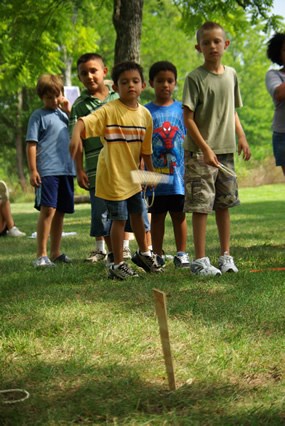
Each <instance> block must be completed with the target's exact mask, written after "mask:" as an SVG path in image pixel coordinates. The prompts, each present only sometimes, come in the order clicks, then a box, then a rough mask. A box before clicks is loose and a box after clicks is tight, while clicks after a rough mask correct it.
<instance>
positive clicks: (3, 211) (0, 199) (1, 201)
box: [0, 180, 26, 237]
mask: <svg viewBox="0 0 285 426" xmlns="http://www.w3.org/2000/svg"><path fill="white" fill-rule="evenodd" d="M25 235H26V234H25V232H21V231H20V230H19V228H17V226H16V225H15V222H14V219H13V216H12V213H11V205H10V201H9V189H8V187H7V185H6V182H4V180H0V237H4V236H7V237H24V236H25Z"/></svg>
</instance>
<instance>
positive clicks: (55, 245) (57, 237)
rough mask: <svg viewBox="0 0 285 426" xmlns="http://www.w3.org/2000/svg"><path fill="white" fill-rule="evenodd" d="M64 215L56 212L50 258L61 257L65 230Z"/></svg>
mask: <svg viewBox="0 0 285 426" xmlns="http://www.w3.org/2000/svg"><path fill="white" fill-rule="evenodd" d="M63 220H64V213H63V212H60V211H58V210H56V212H55V214H54V216H53V219H52V222H51V229H50V257H51V259H56V258H57V257H58V256H60V254H61V253H60V245H61V237H62V230H63Z"/></svg>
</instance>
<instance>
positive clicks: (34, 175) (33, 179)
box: [30, 170, 42, 188]
mask: <svg viewBox="0 0 285 426" xmlns="http://www.w3.org/2000/svg"><path fill="white" fill-rule="evenodd" d="M41 183H42V180H41V177H40V175H39V173H38V171H37V170H36V171H34V172H31V173H30V184H31V185H32V186H33V187H34V188H38V187H39V186H40V185H41Z"/></svg>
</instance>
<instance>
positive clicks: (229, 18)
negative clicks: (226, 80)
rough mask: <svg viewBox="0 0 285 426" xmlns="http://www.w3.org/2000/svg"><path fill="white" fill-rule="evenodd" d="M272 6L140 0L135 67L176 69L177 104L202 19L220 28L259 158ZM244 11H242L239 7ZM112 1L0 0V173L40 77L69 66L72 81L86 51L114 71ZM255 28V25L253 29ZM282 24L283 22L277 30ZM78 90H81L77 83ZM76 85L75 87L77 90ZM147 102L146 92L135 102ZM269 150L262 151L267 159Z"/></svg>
mask: <svg viewBox="0 0 285 426" xmlns="http://www.w3.org/2000/svg"><path fill="white" fill-rule="evenodd" d="M271 7H272V0H266V1H261V0H243V1H241V0H238V1H237V0H229V1H223V0H213V1H211V2H210V1H208V0H199V1H197V0H195V1H194V0H188V1H186V0H185V1H180V0H148V1H145V2H144V13H143V28H142V38H141V63H142V65H143V67H144V70H145V77H146V80H148V69H149V67H150V65H151V64H152V63H153V62H155V61H157V60H163V59H167V60H170V61H172V62H173V63H174V64H175V65H176V67H177V69H178V85H177V91H176V93H175V97H176V98H177V99H181V98H182V89H183V83H184V79H185V76H186V74H187V73H188V72H189V71H191V70H192V69H194V68H196V67H197V66H198V65H199V64H201V63H202V57H201V56H200V55H199V54H198V53H197V52H196V51H195V48H194V46H195V43H196V41H195V32H196V30H197V28H198V27H199V25H200V24H201V23H202V22H203V21H204V20H206V19H207V20H208V19H213V20H217V21H219V22H220V23H221V24H222V25H224V26H225V29H226V31H227V35H228V37H229V38H230V40H231V45H230V47H229V49H228V53H226V55H225V64H228V65H232V66H233V67H234V68H236V69H237V72H238V76H239V80H240V85H241V92H242V97H243V101H244V108H242V109H241V110H240V116H241V119H242V123H243V125H244V128H245V130H246V133H247V136H248V140H249V142H250V143H251V144H252V145H253V146H255V152H258V157H256V158H260V156H261V155H262V149H260V148H259V147H261V146H266V147H268V146H270V145H269V141H270V140H271V136H270V126H271V117H272V113H273V106H272V103H271V99H270V97H269V95H268V94H267V93H266V90H265V85H264V75H265V72H266V68H267V66H269V62H268V61H267V60H266V59H265V43H266V39H267V38H268V36H269V32H264V29H265V31H267V29H268V28H269V27H273V28H277V27H278V28H280V29H282V28H284V26H283V27H282V23H281V20H280V17H274V16H271ZM244 8H245V9H244ZM112 12H113V1H112V0H106V1H102V0H93V1H90V0H80V1H79V0H45V1H44V2H42V1H40V0H36V1H34V0H25V1H22V0H2V1H1V2H0V16H1V22H0V89H1V90H0V92H1V95H0V131H1V135H2V147H4V148H3V149H2V152H1V154H2V155H1V166H0V169H1V171H2V170H3V171H4V172H5V175H4V177H5V176H6V174H7V175H9V176H10V175H11V174H14V180H17V177H16V168H15V158H14V156H15V129H16V126H15V120H16V119H17V117H18V118H19V120H20V122H17V125H18V126H19V125H21V127H22V131H23V145H24V137H25V131H26V127H27V120H28V117H29V115H30V114H31V112H32V110H33V109H34V108H36V107H38V106H39V105H40V103H39V100H38V98H37V96H36V95H35V93H34V87H35V84H36V80H37V78H38V76H39V75H40V74H41V73H43V72H50V73H55V74H62V73H63V72H64V71H65V69H66V68H67V64H68V63H72V83H73V84H75V85H80V83H79V82H78V78H77V71H76V59H77V58H78V57H79V56H80V55H81V54H82V53H85V52H86V51H98V52H99V53H101V54H102V55H103V57H104V58H105V61H106V64H107V66H108V67H109V69H110V68H111V67H112V65H113V60H114V45H115V37H116V35H115V31H114V28H113V25H112ZM253 23H254V25H253ZM283 25H284V24H283ZM80 86H81V85H80ZM81 87H82V86H81ZM21 91H23V93H24V107H23V112H22V114H20V115H18V116H17V96H18V93H19V92H21ZM151 99H153V91H152V89H150V88H149V87H148V88H147V89H146V90H145V91H144V92H143V94H142V99H141V100H142V102H143V103H145V102H148V101H149V100H151ZM267 153H268V150H267V151H266V150H264V155H267Z"/></svg>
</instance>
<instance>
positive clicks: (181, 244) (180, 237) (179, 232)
mask: <svg viewBox="0 0 285 426" xmlns="http://www.w3.org/2000/svg"><path fill="white" fill-rule="evenodd" d="M169 213H170V216H171V219H172V225H173V231H174V237H175V243H176V250H177V252H179V251H181V252H186V243H187V222H186V215H185V213H184V212H169Z"/></svg>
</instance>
